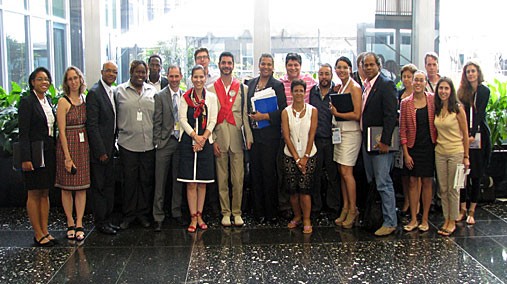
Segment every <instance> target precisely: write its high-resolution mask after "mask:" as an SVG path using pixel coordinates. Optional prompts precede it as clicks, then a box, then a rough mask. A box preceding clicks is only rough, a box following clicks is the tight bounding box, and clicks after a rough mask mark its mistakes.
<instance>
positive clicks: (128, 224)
mask: <svg viewBox="0 0 507 284" xmlns="http://www.w3.org/2000/svg"><path fill="white" fill-rule="evenodd" d="M129 227H130V222H129V221H123V222H121V224H120V229H122V230H126V229H128V228H129Z"/></svg>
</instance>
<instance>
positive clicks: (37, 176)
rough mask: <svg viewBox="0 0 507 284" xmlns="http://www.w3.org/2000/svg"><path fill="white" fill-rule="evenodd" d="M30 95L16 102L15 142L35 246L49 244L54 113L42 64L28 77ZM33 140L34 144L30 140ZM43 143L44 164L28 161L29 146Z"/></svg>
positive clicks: (48, 74)
mask: <svg viewBox="0 0 507 284" xmlns="http://www.w3.org/2000/svg"><path fill="white" fill-rule="evenodd" d="M28 85H29V87H30V94H29V95H28V96H25V97H23V98H21V100H20V102H19V143H20V146H21V147H20V148H21V161H22V164H21V168H22V170H23V181H24V187H25V189H26V190H28V200H27V202H26V209H27V212H28V218H29V219H30V222H31V224H32V227H33V231H34V242H35V245H37V246H52V245H53V244H54V242H55V239H54V238H53V236H51V235H50V234H49V232H48V216H49V189H51V188H53V186H54V183H55V159H56V158H55V139H54V137H55V134H54V133H55V132H54V130H55V113H54V110H53V105H52V104H51V99H50V98H48V97H46V92H47V90H48V89H49V86H51V74H50V73H49V71H48V70H47V69H46V68H44V67H39V68H37V69H35V70H34V71H33V72H32V73H31V74H30V77H29V78H28ZM34 142H35V143H34ZM41 142H42V145H43V147H44V148H43V149H44V151H43V152H44V166H41V167H38V165H36V164H34V163H32V162H33V161H32V155H31V153H32V147H37V146H39V147H40V145H41Z"/></svg>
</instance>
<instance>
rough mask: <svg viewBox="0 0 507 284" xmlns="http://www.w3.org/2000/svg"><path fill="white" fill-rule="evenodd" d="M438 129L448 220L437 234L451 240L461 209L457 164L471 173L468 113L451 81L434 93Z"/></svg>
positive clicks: (440, 174)
mask: <svg viewBox="0 0 507 284" xmlns="http://www.w3.org/2000/svg"><path fill="white" fill-rule="evenodd" d="M435 128H436V129H437V145H436V146H435V167H436V170H437V178H438V184H439V185H440V198H441V200H442V211H443V214H444V219H445V222H444V225H443V226H442V227H441V228H440V230H439V231H438V233H439V234H440V235H443V236H450V235H451V234H452V233H453V232H454V230H456V221H455V220H456V219H457V218H458V208H459V193H458V191H457V190H456V189H454V176H455V174H456V169H457V165H458V164H460V163H462V164H463V165H464V166H465V169H468V167H469V166H470V161H469V155H468V127H467V121H466V115H465V110H464V109H463V106H462V105H461V104H460V103H459V102H458V99H457V96H456V90H455V89H454V84H453V83H452V80H451V79H450V78H447V77H442V78H440V80H438V83H437V86H436V90H435Z"/></svg>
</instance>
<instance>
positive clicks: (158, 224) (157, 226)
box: [155, 222, 162, 232]
mask: <svg viewBox="0 0 507 284" xmlns="http://www.w3.org/2000/svg"><path fill="white" fill-rule="evenodd" d="M155 232H162V222H155Z"/></svg>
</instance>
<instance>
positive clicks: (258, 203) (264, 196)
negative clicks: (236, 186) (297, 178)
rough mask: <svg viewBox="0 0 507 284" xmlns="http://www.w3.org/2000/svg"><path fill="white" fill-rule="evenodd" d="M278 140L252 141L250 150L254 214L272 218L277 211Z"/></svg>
mask: <svg viewBox="0 0 507 284" xmlns="http://www.w3.org/2000/svg"><path fill="white" fill-rule="evenodd" d="M279 147H280V143H279V141H278V140H277V141H275V142H274V143H272V144H263V143H253V144H252V149H251V151H250V158H251V165H250V169H251V171H252V189H253V193H254V216H255V217H257V218H259V217H266V218H267V219H272V218H275V217H276V213H277V204H278V196H277V191H278V189H277V184H278V178H277V173H276V158H277V154H278V148H279Z"/></svg>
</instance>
